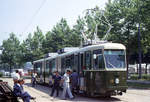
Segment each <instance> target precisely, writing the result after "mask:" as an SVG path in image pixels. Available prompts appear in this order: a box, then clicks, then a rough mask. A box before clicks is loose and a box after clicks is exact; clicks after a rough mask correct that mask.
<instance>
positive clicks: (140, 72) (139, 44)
mask: <svg viewBox="0 0 150 102" xmlns="http://www.w3.org/2000/svg"><path fill="white" fill-rule="evenodd" d="M139 5H140V3H139V1H138V21H139V24H138V54H139V79H141V78H142V68H141V62H142V57H141V32H140V20H141V18H140V6H139Z"/></svg>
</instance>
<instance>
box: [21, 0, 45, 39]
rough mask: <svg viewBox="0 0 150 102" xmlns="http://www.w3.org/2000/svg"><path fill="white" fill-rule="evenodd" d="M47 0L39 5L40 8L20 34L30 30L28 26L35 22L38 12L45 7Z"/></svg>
mask: <svg viewBox="0 0 150 102" xmlns="http://www.w3.org/2000/svg"><path fill="white" fill-rule="evenodd" d="M45 2H46V0H43V1H42V2H41V4H40V6H39V8H38V9H37V10H36V11H35V13H34V14H33V16H32V17H31V19H30V21H29V23H28V24H27V26H26V27H25V29H24V30H23V32H22V33H21V34H20V36H22V35H23V33H24V32H26V31H27V30H28V28H29V27H30V26H31V24H32V23H33V21H34V19H35V17H36V16H37V14H38V13H39V11H40V10H41V8H42V7H43V5H44V4H45Z"/></svg>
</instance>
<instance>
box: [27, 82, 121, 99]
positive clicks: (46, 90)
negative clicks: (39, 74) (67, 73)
mask: <svg viewBox="0 0 150 102" xmlns="http://www.w3.org/2000/svg"><path fill="white" fill-rule="evenodd" d="M25 85H26V86H28V87H32V85H31V83H26V84H25ZM32 88H34V89H36V90H39V91H41V92H44V93H46V94H48V95H50V93H51V88H50V87H47V86H43V85H36V86H35V87H32ZM61 95H62V91H60V93H59V97H55V94H54V98H53V101H57V100H61ZM67 100H70V99H67ZM71 101H73V102H80V101H82V102H83V101H84V102H85V101H88V102H116V101H121V100H120V99H118V98H115V97H110V98H104V97H92V98H91V97H86V96H82V95H76V96H75V98H74V99H73V100H71Z"/></svg>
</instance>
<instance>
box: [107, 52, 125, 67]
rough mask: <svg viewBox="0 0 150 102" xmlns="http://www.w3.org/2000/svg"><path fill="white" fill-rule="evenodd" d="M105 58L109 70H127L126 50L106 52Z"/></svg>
mask: <svg viewBox="0 0 150 102" xmlns="http://www.w3.org/2000/svg"><path fill="white" fill-rule="evenodd" d="M104 57H105V60H106V67H107V68H125V67H126V66H125V51H124V50H105V51H104Z"/></svg>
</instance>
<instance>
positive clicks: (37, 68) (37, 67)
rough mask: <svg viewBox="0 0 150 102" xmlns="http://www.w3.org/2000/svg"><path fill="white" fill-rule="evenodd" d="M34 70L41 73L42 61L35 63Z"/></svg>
mask: <svg viewBox="0 0 150 102" xmlns="http://www.w3.org/2000/svg"><path fill="white" fill-rule="evenodd" d="M36 72H37V74H38V75H41V74H42V63H37V64H36Z"/></svg>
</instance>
